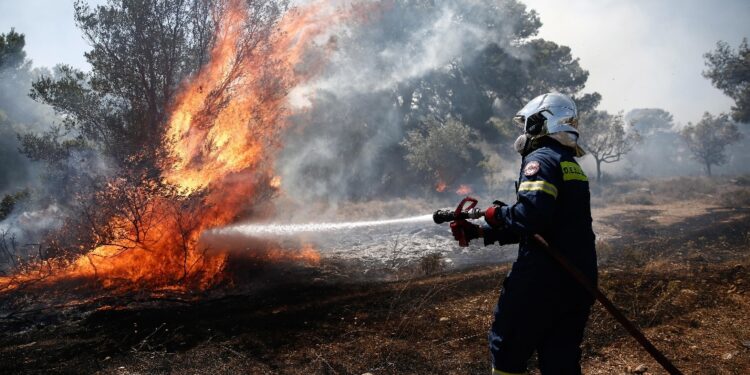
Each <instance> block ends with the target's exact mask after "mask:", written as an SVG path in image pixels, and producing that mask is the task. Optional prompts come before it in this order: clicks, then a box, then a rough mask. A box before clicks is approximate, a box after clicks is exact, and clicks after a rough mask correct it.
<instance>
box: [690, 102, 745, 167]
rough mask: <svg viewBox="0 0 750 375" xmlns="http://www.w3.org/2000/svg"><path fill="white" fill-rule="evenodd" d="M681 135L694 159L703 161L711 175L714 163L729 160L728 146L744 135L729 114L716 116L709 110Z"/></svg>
mask: <svg viewBox="0 0 750 375" xmlns="http://www.w3.org/2000/svg"><path fill="white" fill-rule="evenodd" d="M681 135H682V139H683V140H684V141H685V144H687V147H688V149H689V150H690V152H691V153H692V154H693V159H695V160H697V161H698V162H700V163H703V166H704V167H705V170H706V174H707V175H708V176H711V166H712V165H722V164H724V163H726V162H727V153H726V147H727V146H728V145H729V144H731V143H734V142H737V141H739V140H740V139H741V137H742V134H740V132H739V130H738V129H737V125H735V124H734V123H733V122H732V121H731V120H730V119H729V115H727V114H725V113H722V114H720V115H718V116H716V117H714V116H712V115H711V114H710V113H708V112H706V113H704V114H703V118H702V119H701V120H700V121H699V122H698V123H697V124H695V125H693V124H692V123H688V125H687V126H686V127H685V128H684V129H683V130H682V133H681Z"/></svg>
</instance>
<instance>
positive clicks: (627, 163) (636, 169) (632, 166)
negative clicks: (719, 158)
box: [582, 108, 750, 178]
mask: <svg viewBox="0 0 750 375" xmlns="http://www.w3.org/2000/svg"><path fill="white" fill-rule="evenodd" d="M625 121H626V123H628V124H630V126H632V130H635V131H637V132H638V133H639V134H640V136H641V141H640V142H639V143H638V144H636V145H635V147H634V148H633V150H632V151H630V152H629V153H627V154H625V155H624V156H623V158H622V160H621V161H620V162H618V163H613V164H605V165H604V166H603V168H602V170H603V171H604V172H606V173H608V174H610V175H612V176H615V177H618V178H653V177H656V178H658V177H675V176H701V175H704V174H705V171H704V166H703V165H702V164H701V163H699V162H697V161H695V160H693V159H692V157H691V154H690V151H689V150H688V149H687V147H686V145H685V143H684V141H683V140H682V138H681V136H680V131H681V130H682V129H683V128H684V127H685V124H681V123H677V122H674V121H673V120H672V115H671V114H670V113H669V112H667V111H665V110H663V109H659V108H637V109H633V110H630V111H628V112H627V114H626V115H625ZM738 127H739V129H740V132H741V133H742V134H743V137H742V138H741V139H740V140H739V142H737V143H734V144H731V145H729V146H728V147H727V149H726V153H727V155H728V160H727V163H726V164H723V165H720V166H714V167H713V168H714V172H715V174H725V175H734V174H746V173H750V155H749V154H748V153H747V152H745V151H744V150H747V148H748V147H750V139H748V136H750V129H748V127H747V126H746V124H739V125H738ZM582 131H584V132H585V131H586V129H585V124H582ZM590 159H591V158H585V159H584V162H583V164H584V167H585V168H587V169H589V170H594V169H595V166H594V165H593V163H592V160H590Z"/></svg>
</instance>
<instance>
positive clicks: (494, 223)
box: [484, 201, 507, 228]
mask: <svg viewBox="0 0 750 375" xmlns="http://www.w3.org/2000/svg"><path fill="white" fill-rule="evenodd" d="M503 206H507V204H505V203H503V202H501V201H494V202H492V206H489V207H487V209H486V210H484V221H486V222H487V224H489V225H490V226H491V227H492V228H502V227H504V226H505V223H504V222H503V221H502V219H501V218H500V207H503Z"/></svg>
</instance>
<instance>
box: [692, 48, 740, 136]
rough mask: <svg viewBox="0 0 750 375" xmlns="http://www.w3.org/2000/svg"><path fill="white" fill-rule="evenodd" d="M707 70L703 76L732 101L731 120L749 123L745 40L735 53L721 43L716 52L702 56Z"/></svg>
mask: <svg viewBox="0 0 750 375" xmlns="http://www.w3.org/2000/svg"><path fill="white" fill-rule="evenodd" d="M703 56H704V57H705V59H706V66H707V67H708V70H706V71H704V72H703V76H704V77H706V78H708V79H710V80H711V83H713V85H714V86H715V87H716V88H717V89H719V90H721V91H723V92H724V94H726V95H727V96H729V97H730V98H732V99H733V100H734V106H733V107H732V118H733V119H734V120H735V121H737V122H750V48H749V47H748V44H747V38H744V39H743V40H742V43H740V46H739V48H737V51H736V52H735V51H734V50H732V48H731V47H729V44H727V43H726V42H723V41H719V42H718V43H716V50H714V51H713V52H708V53H706V54H705V55H703Z"/></svg>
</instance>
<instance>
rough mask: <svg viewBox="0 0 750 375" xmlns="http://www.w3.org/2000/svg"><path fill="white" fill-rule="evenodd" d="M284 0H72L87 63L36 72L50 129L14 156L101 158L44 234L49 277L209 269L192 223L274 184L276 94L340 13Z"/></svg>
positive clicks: (218, 261) (245, 202) (120, 277)
mask: <svg viewBox="0 0 750 375" xmlns="http://www.w3.org/2000/svg"><path fill="white" fill-rule="evenodd" d="M283 10H284V6H283V4H281V2H277V1H272V0H258V1H243V0H226V1H218V2H214V1H202V0H198V1H187V2H186V1H174V0H158V1H150V2H141V1H114V0H112V1H109V2H108V3H107V5H103V6H98V7H96V8H95V9H91V8H90V7H88V6H87V5H85V4H84V3H82V2H80V1H79V2H76V4H75V13H76V14H75V17H76V21H77V23H78V25H79V27H80V28H81V29H82V31H83V33H84V35H85V37H86V38H87V39H88V40H89V42H90V43H91V45H92V46H93V49H92V51H90V52H89V53H87V54H86V57H87V59H88V61H89V62H90V63H91V65H92V72H91V73H90V74H87V73H83V72H81V71H77V70H75V69H73V68H71V67H67V66H62V67H60V68H59V69H58V72H57V77H49V76H47V77H44V78H42V79H40V80H39V81H38V82H36V83H35V84H34V89H33V92H32V96H33V97H34V98H35V99H36V100H38V101H40V102H43V103H46V104H49V105H51V106H52V107H53V108H54V109H55V111H56V112H57V113H58V114H59V115H60V116H61V118H62V127H61V128H60V129H57V130H55V131H52V132H49V133H47V134H41V135H34V134H26V135H24V137H23V146H24V151H25V152H26V154H27V155H29V156H31V157H33V158H35V159H37V160H42V161H45V162H47V163H50V165H53V164H54V163H55V162H57V161H60V160H65V159H68V158H71V157H73V156H76V155H80V154H79V152H82V151H86V150H88V151H90V152H95V153H97V154H100V155H102V158H103V160H105V161H106V167H104V168H101V170H97V171H93V174H94V175H95V176H94V177H93V178H90V179H84V180H76V181H70V182H71V183H73V184H77V185H76V187H77V189H76V190H77V193H76V194H75V199H74V203H73V204H71V205H70V206H71V208H70V212H71V215H69V218H68V220H67V221H66V222H65V224H64V225H63V227H62V228H61V229H60V230H59V231H57V232H55V233H53V234H51V236H50V238H49V240H48V241H47V242H46V244H45V246H47V247H49V249H50V251H49V252H48V253H49V254H55V258H56V259H57V260H59V262H57V263H56V264H55V266H56V267H57V271H56V274H55V275H54V276H55V277H68V278H70V277H82V278H87V279H89V278H94V279H96V280H100V281H101V282H102V283H103V285H104V286H105V287H114V288H117V287H126V288H133V287H137V286H140V285H148V286H150V287H151V288H159V287H166V288H171V287H175V286H179V287H187V288H204V287H206V286H210V285H213V284H215V283H216V282H217V281H218V280H220V279H221V276H222V270H223V267H224V262H225V260H226V256H227V255H226V253H224V252H222V251H221V250H223V249H211V251H209V249H207V248H206V247H205V246H201V245H200V237H201V234H202V233H203V232H204V231H205V230H207V229H209V228H211V227H215V226H220V225H224V224H227V223H229V222H230V221H232V220H236V219H237V218H238V217H241V216H243V215H244V216H246V215H248V214H249V212H254V213H256V214H257V213H259V212H262V210H263V209H264V208H263V207H262V206H259V205H258V203H259V202H262V201H264V200H265V199H266V198H267V197H268V196H269V195H271V194H273V193H274V191H275V189H276V188H277V187H278V181H276V179H275V176H274V174H273V171H272V170H271V164H272V163H271V161H272V159H271V158H272V156H273V150H274V148H275V147H277V145H278V142H277V141H276V137H277V136H278V132H279V130H280V129H282V128H283V126H284V124H285V121H286V117H287V116H288V111H287V109H286V106H285V100H286V95H287V92H288V89H289V87H291V86H292V85H294V84H296V83H298V82H299V81H300V80H301V79H303V77H301V76H298V75H297V73H296V72H295V71H294V67H295V66H296V65H297V64H298V63H299V62H300V60H301V59H302V56H303V52H304V51H305V49H306V48H307V47H308V46H309V41H310V40H311V39H312V38H315V37H317V36H319V35H320V34H321V33H322V32H324V31H325V30H326V29H327V26H328V25H330V24H331V23H332V22H333V21H334V20H335V19H337V18H338V17H340V16H341V15H333V14H331V13H325V12H323V10H324V8H323V7H319V6H311V7H309V8H303V9H298V10H297V11H294V12H287V13H283ZM282 14H284V16H283V17H282ZM78 188H80V189H78ZM44 272H45V273H44V275H48V273H46V270H45V271H44ZM40 274H41V271H39V272H36V273H35V272H33V271H30V272H27V273H26V274H25V275H15V276H13V277H12V278H11V281H23V280H25V279H29V278H34V277H38V276H39V275H40Z"/></svg>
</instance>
